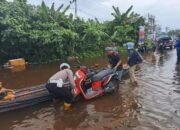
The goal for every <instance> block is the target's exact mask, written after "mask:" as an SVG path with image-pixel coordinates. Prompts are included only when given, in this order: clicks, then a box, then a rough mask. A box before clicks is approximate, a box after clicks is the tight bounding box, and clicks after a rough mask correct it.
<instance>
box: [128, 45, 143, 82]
mask: <svg viewBox="0 0 180 130" xmlns="http://www.w3.org/2000/svg"><path fill="white" fill-rule="evenodd" d="M127 48H128V65H129V67H130V68H129V76H130V81H131V83H132V84H133V85H137V84H138V82H137V78H136V76H135V71H136V68H137V65H138V64H140V63H142V62H143V59H142V57H141V56H140V54H139V53H138V52H137V51H136V50H135V49H134V43H133V42H128V43H127Z"/></svg>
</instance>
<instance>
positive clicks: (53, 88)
mask: <svg viewBox="0 0 180 130" xmlns="http://www.w3.org/2000/svg"><path fill="white" fill-rule="evenodd" d="M46 88H47V90H48V91H49V92H50V93H51V94H53V96H54V97H55V98H59V99H61V100H64V101H65V102H66V103H72V100H73V95H72V93H71V90H70V89H69V88H68V87H62V88H59V87H57V84H56V83H48V84H46Z"/></svg>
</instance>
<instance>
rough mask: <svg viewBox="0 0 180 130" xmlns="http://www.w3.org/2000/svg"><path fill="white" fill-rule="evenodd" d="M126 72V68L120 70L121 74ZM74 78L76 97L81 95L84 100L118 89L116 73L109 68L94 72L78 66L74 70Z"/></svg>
mask: <svg viewBox="0 0 180 130" xmlns="http://www.w3.org/2000/svg"><path fill="white" fill-rule="evenodd" d="M126 73H127V70H122V71H121V76H124V75H125V74H126ZM74 80H75V83H76V88H75V89H74V92H75V93H76V97H78V96H82V97H83V98H84V99H85V100H90V99H93V98H95V97H98V96H101V95H104V94H111V93H113V92H117V91H118V90H119V79H118V73H117V72H116V71H114V70H113V69H110V68H107V69H103V70H100V71H98V72H95V71H89V70H87V68H86V67H84V66H80V67H79V69H78V70H77V71H76V72H75V77H74Z"/></svg>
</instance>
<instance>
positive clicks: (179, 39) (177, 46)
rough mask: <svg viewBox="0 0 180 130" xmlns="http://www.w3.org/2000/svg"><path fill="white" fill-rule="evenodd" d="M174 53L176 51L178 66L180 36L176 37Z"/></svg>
mask: <svg viewBox="0 0 180 130" xmlns="http://www.w3.org/2000/svg"><path fill="white" fill-rule="evenodd" d="M175 46H176V51H177V62H176V64H177V65H179V64H180V34H179V35H178V40H177V41H176V45H175Z"/></svg>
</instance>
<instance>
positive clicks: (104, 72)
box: [92, 69, 113, 81]
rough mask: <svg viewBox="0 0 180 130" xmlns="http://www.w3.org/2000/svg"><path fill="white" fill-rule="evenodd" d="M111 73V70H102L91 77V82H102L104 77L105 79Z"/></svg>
mask: <svg viewBox="0 0 180 130" xmlns="http://www.w3.org/2000/svg"><path fill="white" fill-rule="evenodd" d="M112 73H113V69H105V70H102V71H100V72H98V73H97V74H95V75H94V76H93V77H92V80H93V81H99V80H102V79H103V78H104V77H106V76H107V75H109V74H112Z"/></svg>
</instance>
